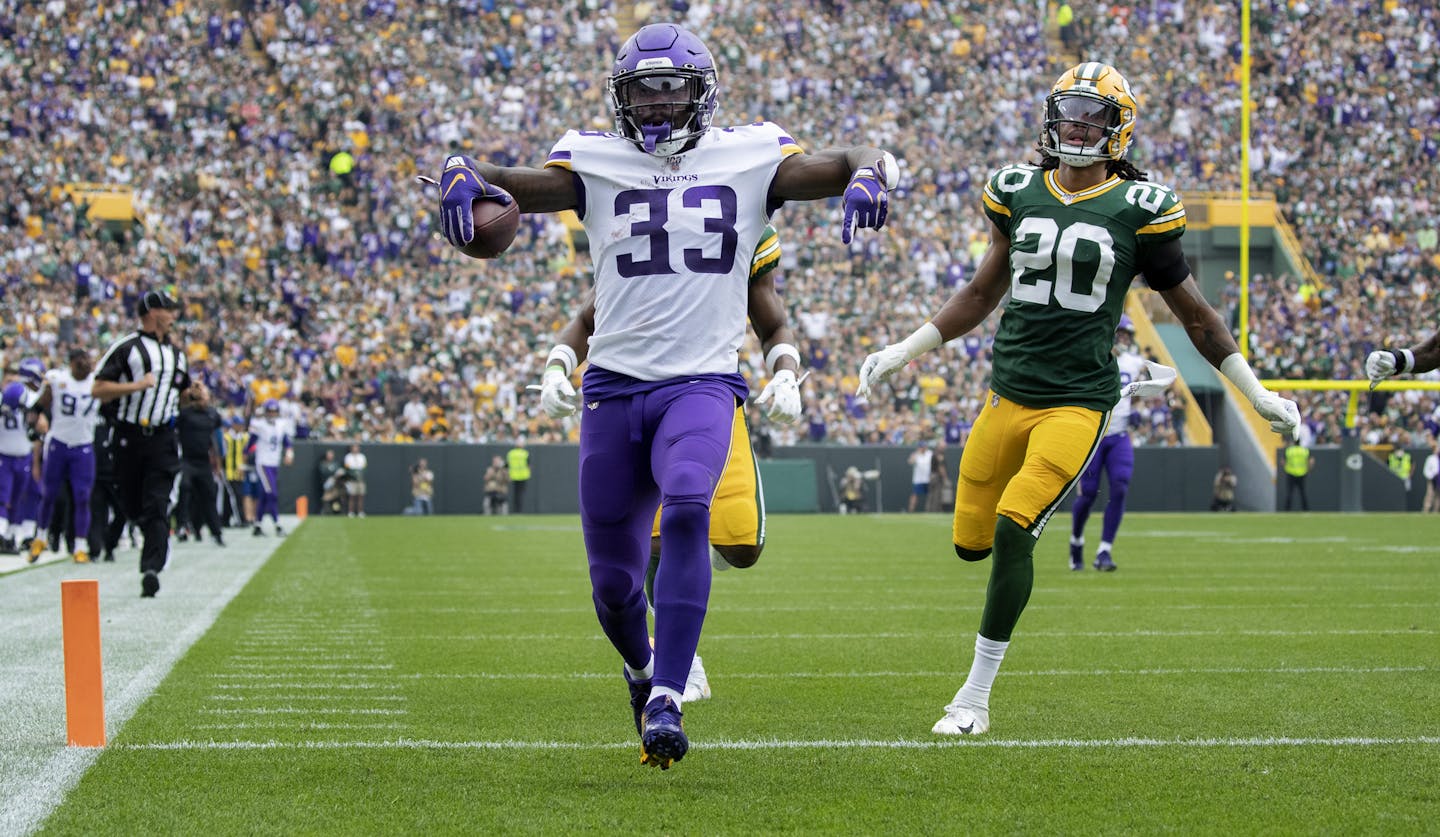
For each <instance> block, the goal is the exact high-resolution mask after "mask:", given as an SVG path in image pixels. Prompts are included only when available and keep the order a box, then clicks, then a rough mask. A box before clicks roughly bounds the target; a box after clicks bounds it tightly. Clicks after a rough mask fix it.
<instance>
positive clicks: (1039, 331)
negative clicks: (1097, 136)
mask: <svg viewBox="0 0 1440 837" xmlns="http://www.w3.org/2000/svg"><path fill="white" fill-rule="evenodd" d="M983 200H984V204H985V214H986V215H987V216H988V217H989V218H990V220H991V221H992V222H993V223H994V224H995V226H997V227H998V228H999V229H1000V230H1001V231H1002V232H1004V233H1005V234H1006V235H1007V236H1008V237H1009V239H1010V302H1009V304H1008V305H1007V306H1006V309H1005V316H1004V317H1003V318H1002V319H1001V321H1000V331H999V333H998V334H997V335H996V338H995V348H996V352H995V372H994V375H995V380H996V383H997V384H1001V385H1002V386H1003V388H1004V389H1008V390H1010V391H1012V392H1017V393H1027V394H1029V393H1033V394H1034V396H1033V397H1034V398H1038V399H1039V401H1040V402H1044V401H1045V400H1046V395H1045V394H1046V393H1055V392H1056V391H1057V389H1056V386H1055V384H1057V383H1059V382H1065V383H1066V384H1067V385H1068V386H1066V387H1062V388H1061V391H1065V390H1068V391H1069V393H1070V394H1071V396H1072V399H1073V397H1074V396H1075V395H1077V394H1079V393H1082V392H1083V393H1084V394H1085V395H1086V396H1091V395H1092V394H1093V397H1092V398H1090V400H1092V401H1093V408H1094V409H1097V410H1102V411H1104V410H1108V409H1110V407H1111V405H1113V404H1114V403H1115V380H1116V378H1115V371H1114V362H1113V360H1111V358H1110V348H1111V346H1112V345H1113V344H1114V334H1115V325H1116V323H1118V322H1119V320H1120V315H1121V313H1122V312H1123V310H1124V304H1125V293H1126V291H1128V290H1129V289H1130V283H1131V282H1132V281H1133V280H1134V279H1135V276H1136V274H1137V273H1140V272H1141V271H1142V270H1143V267H1144V265H1145V264H1146V263H1147V261H1148V259H1147V251H1149V250H1150V249H1151V248H1153V247H1155V246H1156V245H1159V244H1162V243H1164V242H1168V241H1173V240H1175V239H1178V238H1179V237H1180V236H1182V235H1184V233H1185V207H1184V206H1182V205H1181V203H1180V198H1179V196H1178V195H1176V194H1175V193H1174V192H1172V191H1170V189H1168V188H1166V187H1164V186H1161V185H1158V184H1155V183H1145V182H1142V181H1134V180H1124V179H1122V178H1120V177H1116V176H1114V175H1112V176H1111V177H1109V178H1107V179H1106V180H1105V181H1104V182H1102V183H1100V184H1099V185H1097V186H1094V187H1092V188H1090V189H1086V190H1084V191H1082V192H1079V193H1076V194H1070V193H1068V192H1066V191H1065V190H1064V189H1062V188H1060V185H1059V182H1058V181H1057V180H1056V176H1055V172H1054V171H1053V170H1051V171H1046V170H1042V169H1040V168H1039V167H1037V166H1032V165H1015V166H1007V167H1005V168H1003V169H1000V170H999V171H997V172H995V173H994V174H993V175H991V177H990V179H989V181H988V182H987V183H986V184H985V191H984V195H983ZM1182 278H1183V277H1182ZM1174 284H1178V282H1175V283H1174ZM1151 287H1153V288H1154V289H1155V290H1167V289H1168V288H1169V287H1173V284H1172V285H1167V286H1165V287H1156V286H1155V285H1154V284H1153V283H1152V285H1151ZM1097 372H1098V373H1100V374H1097ZM1026 403H1032V404H1033V405H1034V406H1043V403H1036V402H1034V401H1027V402H1026ZM1067 403H1072V404H1073V403H1076V402H1075V401H1074V400H1069V401H1068V402H1067Z"/></svg>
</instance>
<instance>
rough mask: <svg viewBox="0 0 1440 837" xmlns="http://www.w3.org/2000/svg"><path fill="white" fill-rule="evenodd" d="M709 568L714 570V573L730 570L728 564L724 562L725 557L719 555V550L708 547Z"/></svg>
mask: <svg viewBox="0 0 1440 837" xmlns="http://www.w3.org/2000/svg"><path fill="white" fill-rule="evenodd" d="M710 566H711V567H712V568H714V570H715V572H717V573H723V572H725V571H726V570H728V569H730V562H729V561H726V560H725V556H724V555H721V554H720V550H718V549H716V548H715V547H713V546H712V547H710Z"/></svg>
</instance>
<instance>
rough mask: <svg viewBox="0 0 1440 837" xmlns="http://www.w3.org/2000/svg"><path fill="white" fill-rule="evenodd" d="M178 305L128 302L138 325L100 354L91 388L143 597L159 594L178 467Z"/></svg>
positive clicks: (150, 298) (156, 297)
mask: <svg viewBox="0 0 1440 837" xmlns="http://www.w3.org/2000/svg"><path fill="white" fill-rule="evenodd" d="M179 308H180V303H179V302H176V301H175V299H174V298H173V297H171V296H170V295H168V294H166V293H165V292H164V291H146V292H145V295H144V296H142V297H140V302H139V303H137V304H136V306H135V313H136V315H137V316H139V317H140V330H139V331H136V332H133V333H131V334H128V335H126V336H124V337H122V338H120V339H119V340H117V341H115V343H114V344H113V345H112V346H111V347H110V348H109V349H108V350H107V351H106V352H105V356H104V357H103V358H101V359H100V371H99V372H97V373H95V388H94V390H92V392H93V394H94V396H95V397H96V398H98V399H99V400H100V401H102V402H105V407H104V410H105V411H106V415H107V416H108V417H109V418H110V420H111V421H112V423H113V424H114V433H115V436H114V440H115V444H114V452H115V482H116V485H117V486H118V488H119V494H120V504H121V506H122V507H123V508H124V509H125V516H126V517H128V518H130V520H131V521H133V522H134V523H135V525H136V526H138V527H139V528H140V532H141V533H142V535H143V536H144V538H145V545H144V546H143V547H141V549H140V572H141V573H142V574H143V575H142V577H141V580H140V595H141V596H143V597H146V598H149V597H152V596H154V595H155V594H156V593H158V592H159V591H160V571H161V570H163V569H165V563H166V561H167V560H168V559H169V557H170V523H169V520H168V517H169V511H170V493H171V492H172V491H173V490H174V488H175V475H176V474H178V473H179V472H180V446H179V440H178V438H177V436H176V433H175V415H176V413H177V412H178V411H179V410H178V406H179V401H180V392H181V391H182V390H185V389H187V388H188V387H189V386H190V371H189V370H190V366H189V363H188V362H187V361H186V358H185V353H184V352H183V351H181V350H180V349H179V348H177V347H176V346H175V345H174V344H173V343H171V342H170V329H171V328H172V327H173V326H174V325H175V317H176V312H177V311H178V310H179Z"/></svg>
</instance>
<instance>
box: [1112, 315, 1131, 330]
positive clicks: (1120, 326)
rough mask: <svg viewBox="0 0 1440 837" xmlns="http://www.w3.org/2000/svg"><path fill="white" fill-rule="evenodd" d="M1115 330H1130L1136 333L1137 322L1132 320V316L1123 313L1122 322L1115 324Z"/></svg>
mask: <svg viewBox="0 0 1440 837" xmlns="http://www.w3.org/2000/svg"><path fill="white" fill-rule="evenodd" d="M1115 330H1116V331H1128V332H1129V333H1131V334H1134V333H1135V323H1134V322H1133V321H1131V319H1130V316H1129V315H1128V314H1121V315H1120V322H1119V323H1117V324H1116V325H1115Z"/></svg>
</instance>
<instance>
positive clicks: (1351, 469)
mask: <svg viewBox="0 0 1440 837" xmlns="http://www.w3.org/2000/svg"><path fill="white" fill-rule="evenodd" d="M1260 383H1261V385H1262V386H1264V387H1265V388H1266V389H1268V390H1271V391H1272V392H1301V391H1309V392H1348V393H1349V394H1350V397H1349V403H1348V404H1347V405H1346V408H1345V420H1344V423H1343V425H1342V426H1343V429H1344V432H1343V433H1341V435H1340V461H1341V467H1340V510H1341V511H1346V512H1358V511H1363V510H1364V503H1363V492H1362V490H1361V485H1362V482H1361V479H1360V471H1361V468H1362V466H1363V464H1364V463H1363V460H1362V459H1361V456H1362V453H1361V450H1360V434H1359V433H1357V432H1356V430H1355V425H1356V422H1357V420H1358V418H1359V415H1360V399H1361V397H1362V396H1363V395H1367V394H1369V393H1370V392H1372V391H1373V392H1405V391H1414V390H1430V391H1436V390H1440V381H1417V380H1410V379H1406V380H1398V381H1397V380H1394V379H1391V380H1388V381H1381V382H1380V383H1378V384H1373V385H1372V384H1371V383H1370V382H1369V381H1363V380H1362V381H1323V380H1313V379H1306V380H1288V379H1284V378H1270V379H1267V380H1262V381H1261V382H1260Z"/></svg>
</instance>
